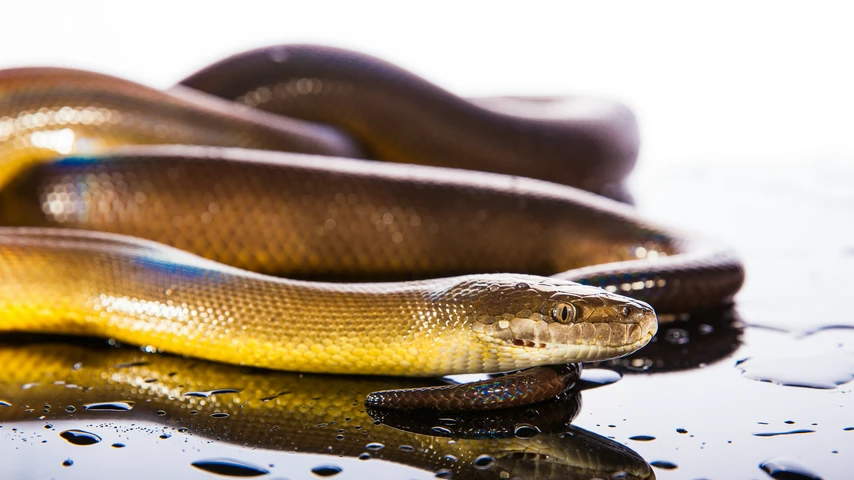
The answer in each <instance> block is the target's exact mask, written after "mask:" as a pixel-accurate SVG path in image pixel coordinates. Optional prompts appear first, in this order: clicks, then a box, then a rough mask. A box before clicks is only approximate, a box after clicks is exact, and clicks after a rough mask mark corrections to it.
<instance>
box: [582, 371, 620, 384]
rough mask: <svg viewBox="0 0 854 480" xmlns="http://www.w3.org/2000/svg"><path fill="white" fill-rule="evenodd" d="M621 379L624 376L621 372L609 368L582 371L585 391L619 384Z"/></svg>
mask: <svg viewBox="0 0 854 480" xmlns="http://www.w3.org/2000/svg"><path fill="white" fill-rule="evenodd" d="M621 378H623V375H622V374H621V373H620V372H615V371H613V370H609V369H607V368H586V369H584V370H582V371H581V382H582V384H583V385H582V387H583V388H585V389H587V388H592V387H601V386H602V385H610V384H612V383H617V382H618V381H619V380H620V379H621Z"/></svg>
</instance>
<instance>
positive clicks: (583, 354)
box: [491, 309, 658, 365]
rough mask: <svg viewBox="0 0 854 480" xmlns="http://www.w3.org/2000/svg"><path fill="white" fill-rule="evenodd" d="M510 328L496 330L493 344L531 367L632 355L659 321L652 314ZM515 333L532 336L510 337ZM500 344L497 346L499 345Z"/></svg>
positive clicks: (518, 323) (517, 323) (519, 324)
mask: <svg viewBox="0 0 854 480" xmlns="http://www.w3.org/2000/svg"><path fill="white" fill-rule="evenodd" d="M514 322H515V324H511V325H510V327H511V328H507V329H496V330H494V335H493V337H492V339H491V342H495V343H499V344H501V345H504V346H505V347H510V348H511V349H512V351H513V352H514V353H513V354H512V355H513V356H514V357H515V358H517V359H527V360H525V362H529V363H531V364H539V365H542V364H558V363H576V362H591V361H600V360H610V359H614V358H619V357H623V356H626V355H629V354H632V353H634V352H636V351H638V350H640V349H641V348H643V347H644V346H646V345H647V344H648V343H649V342H650V341H651V340H652V338H653V337H654V336H655V334H656V333H657V332H658V320H657V319H656V316H655V314H654V313H653V312H652V310H651V309H650V310H648V311H643V313H642V314H641V315H638V316H637V317H635V318H633V319H632V321H631V322H630V323H622V322H620V321H610V322H599V323H590V322H588V323H575V324H555V323H553V324H549V325H546V326H545V327H543V326H537V325H536V324H535V326H534V327H533V328H531V330H528V329H527V328H525V327H528V326H529V323H528V322H527V321H525V320H522V319H515V320H514ZM512 327H516V333H530V332H531V331H533V333H534V334H533V335H524V336H523V335H515V336H511V335H510V333H511V332H512V330H513V328H512ZM502 336H503V337H504V338H501V337H502ZM496 340H497V342H496Z"/></svg>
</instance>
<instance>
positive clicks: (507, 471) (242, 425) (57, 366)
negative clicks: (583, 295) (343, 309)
mask: <svg viewBox="0 0 854 480" xmlns="http://www.w3.org/2000/svg"><path fill="white" fill-rule="evenodd" d="M88 343H90V345H87V346H86V347H85V348H84V347H83V346H81V345H77V344H74V343H67V342H66V343H54V342H50V341H49V342H46V341H44V340H43V339H37V340H36V341H35V342H34V343H28V340H27V339H21V338H15V339H14V343H13V344H10V343H0V364H2V365H3V367H4V368H3V369H2V370H0V400H4V401H7V402H8V403H10V404H11V406H8V407H2V406H0V423H3V424H4V425H5V426H6V428H5V429H4V431H5V430H10V429H11V427H12V426H13V424H12V422H16V423H15V424H14V426H15V427H17V429H18V431H19V432H22V433H23V434H24V435H26V434H28V432H27V431H28V430H29V428H28V427H32V430H34V431H35V435H40V436H42V437H45V436H47V435H51V436H53V435H56V434H57V433H58V430H60V427H59V426H60V423H59V422H61V421H63V420H70V421H71V422H72V423H75V424H77V425H79V426H81V427H82V425H87V424H95V425H98V424H101V428H98V427H94V429H93V430H92V432H93V433H97V434H100V435H101V436H103V438H104V441H105V442H106V443H110V442H112V441H114V440H115V439H117V435H118V433H117V432H114V431H113V426H115V425H123V426H125V428H120V429H119V430H120V431H121V432H122V433H121V435H122V437H123V438H121V441H122V442H123V443H126V444H127V447H128V449H129V450H130V449H133V450H134V451H142V450H140V449H145V448H147V447H146V446H147V445H150V442H152V441H153V442H162V440H157V436H158V435H160V434H161V433H162V432H161V431H160V428H157V429H156V433H153V435H152V433H149V432H150V431H151V429H150V428H149V425H150V423H155V424H162V429H163V430H166V431H167V432H169V433H172V434H173V439H172V440H171V441H173V442H174V441H176V439H177V438H180V437H182V436H184V435H187V436H189V438H191V439H192V438H193V437H197V438H199V437H200V438H202V439H210V440H211V441H214V440H216V443H230V444H234V445H240V446H245V447H246V448H249V449H265V450H279V451H283V452H288V451H290V452H296V453H298V454H299V453H302V454H320V455H326V457H318V458H319V459H318V460H317V461H318V462H326V461H332V462H335V461H336V458H335V457H337V456H339V455H343V456H346V457H358V456H360V455H368V456H370V457H371V458H374V459H381V460H385V461H387V462H394V463H397V464H403V465H409V466H411V467H414V468H418V469H421V470H425V471H427V472H434V473H439V472H442V471H447V472H449V474H450V475H451V478H482V479H487V478H495V479H499V478H568V479H576V478H577V479H589V478H613V476H616V475H618V474H619V475H621V476H620V477H619V478H626V479H641V478H654V474H653V471H652V468H651V467H650V466H649V465H648V464H647V463H646V462H645V461H644V460H643V459H642V458H641V457H640V456H639V455H638V454H637V453H635V452H633V451H631V450H630V449H628V448H627V447H624V446H623V445H621V444H619V443H617V442H614V441H611V440H608V439H605V438H603V437H600V436H598V435H596V434H593V433H590V432H586V431H585V430H583V429H580V428H577V427H567V426H566V424H567V423H568V421H569V420H571V419H572V417H573V416H574V415H575V413H576V411H577V408H578V405H577V402H578V400H577V398H576V397H570V398H569V401H568V402H564V403H563V404H547V405H545V406H542V407H541V406H539V405H538V406H536V407H535V408H536V410H533V409H531V410H529V409H521V410H507V411H506V413H505V412H497V413H496V412H493V413H492V414H489V415H483V414H481V415H482V416H481V417H474V416H473V414H469V415H461V414H448V413H444V414H442V415H441V416H439V418H438V419H437V418H436V417H434V418H429V416H428V417H427V418H425V419H424V421H419V420H418V418H414V417H420V415H415V416H413V415H411V414H410V415H409V421H408V422H407V423H406V425H405V426H406V427H407V428H409V429H412V430H417V431H415V432H413V431H403V430H401V429H399V428H393V427H390V426H386V425H385V424H380V423H379V422H375V421H374V419H373V418H371V417H370V416H368V414H367V413H366V412H365V408H364V406H363V405H362V402H361V399H362V398H364V396H365V395H366V394H367V393H368V392H371V391H373V390H377V389H383V388H390V387H392V386H395V385H398V386H399V385H401V384H404V385H407V386H418V385H423V384H424V380H423V379H421V380H419V379H389V378H380V377H337V378H333V377H329V376H325V375H300V374H296V373H290V372H271V371H267V370H256V369H246V368H240V367H236V366H232V365H224V364H217V363H209V362H205V361H200V360H196V359H184V358H179V357H174V356H171V355H149V354H144V353H141V352H139V351H138V350H136V349H130V348H109V347H106V346H104V345H103V342H98V344H95V342H88ZM23 385H27V386H28V387H29V388H21V387H22V386H23ZM217 391H219V392H221V393H209V392H217ZM206 395H207V396H206ZM117 402H124V403H125V404H128V405H130V404H132V406H133V408H132V409H131V410H129V411H105V410H106V409H108V408H109V404H110V403H117ZM90 404H100V405H101V408H100V409H86V408H85V406H86V405H90ZM104 404H107V405H104ZM28 406H35V407H38V408H36V409H35V411H34V410H33V409H32V408H28ZM43 406H44V408H43ZM67 406H73V407H74V408H75V411H74V412H73V413H67V411H66V410H65V409H66V408H67ZM44 409H47V410H48V411H47V412H45V411H44ZM69 410H70V409H69ZM215 413H216V414H219V415H217V416H219V417H223V416H224V414H225V415H228V417H226V418H217V417H212V416H211V415H212V414H215ZM39 417H41V418H42V419H43V420H44V421H40V419H39ZM478 418H480V420H478ZM434 420H436V421H435V422H434ZM23 421H26V422H27V423H23ZM425 421H426V422H431V423H424V422H425ZM102 422H103V423H102ZM44 423H50V424H51V425H53V426H54V427H55V428H56V429H57V432H52V431H46V430H45V429H44V428H43V426H44ZM133 423H136V424H137V428H136V429H135V428H134V427H131V426H129V425H130V424H133ZM104 424H106V425H112V426H106V427H105V426H104ZM437 425H438V426H441V427H443V428H447V429H448V430H450V431H452V432H453V435H454V437H455V438H456V440H455V441H449V440H450V439H449V438H447V437H446V436H445V434H444V433H443V432H444V430H443V428H439V429H435V430H433V429H431V427H434V426H437ZM83 428H86V429H87V430H89V429H90V428H87V427H83ZM519 428H522V429H524V430H527V431H529V432H531V431H534V432H535V431H539V432H541V433H539V434H536V435H533V436H531V433H528V434H527V435H521V434H517V435H514V433H513V432H514V431H515V430H517V429H519ZM176 429H177V430H178V431H184V432H185V433H184V434H176V433H175V430H176ZM436 435H438V436H436ZM522 437H524V438H522ZM57 440H58V439H57ZM4 441H12V440H10V439H9V438H8V436H7V438H6V439H4ZM50 442H51V444H53V443H54V440H53V439H51V440H50ZM34 443H37V442H34ZM36 448H38V447H36ZM55 448H57V447H55ZM59 448H61V447H59ZM74 448H80V447H74ZM187 450H191V449H190V448H188V449H187ZM60 452H62V451H61V450H60ZM66 452H67V453H66ZM66 452H62V453H61V454H72V455H73V453H71V451H70V450H67V451H66ZM208 452H209V450H206V449H205V448H202V453H201V454H193V455H210V453H208ZM103 455H109V453H106V452H104V453H103ZM21 458H22V456H12V458H8V459H4V460H7V461H6V462H4V463H5V464H6V465H5V466H6V467H8V466H9V462H11V464H12V465H15V463H16V460H18V459H21ZM23 458H26V457H25V456H23ZM39 458H40V459H41V460H40V461H45V459H46V458H48V460H47V461H48V462H49V461H50V460H49V458H50V457H49V456H47V455H46V454H45V453H44V452H42V451H40V453H39ZM60 458H63V457H60ZM74 458H75V460H76V457H74ZM138 458H142V457H138ZM191 458H192V457H191ZM202 458H204V457H202ZM238 458H240V457H238ZM484 458H486V459H492V460H491V461H492V463H491V464H488V465H482V464H480V463H479V462H478V461H477V460H478V459H484ZM193 459H194V460H200V458H199V457H195V458H193ZM22 461H27V462H29V461H31V460H22ZM164 461H166V462H168V460H164ZM275 463H276V464H277V465H278V464H279V463H280V462H275ZM283 463H285V464H289V465H292V464H294V462H289V461H286V462H283ZM136 465H140V464H136ZM164 465H165V466H166V468H169V467H172V468H176V467H182V466H184V465H177V466H176V465H174V464H173V465H168V464H164ZM76 466H77V464H76V463H75V467H76ZM134 467H135V465H131V466H130V468H134ZM279 468H287V469H288V470H285V471H283V472H282V473H284V474H285V476H287V477H289V478H294V477H302V476H304V475H301V474H300V473H299V471H294V470H293V469H294V467H287V466H285V467H283V466H282V465H279ZM374 468H376V469H377V471H378V472H379V471H381V469H382V468H383V465H381V464H380V465H374ZM345 469H346V467H345ZM306 474H307V473H306Z"/></svg>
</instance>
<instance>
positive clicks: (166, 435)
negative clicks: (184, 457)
mask: <svg viewBox="0 0 854 480" xmlns="http://www.w3.org/2000/svg"><path fill="white" fill-rule="evenodd" d="M171 437H172V435H169V434H168V433H164V434H163V435H160V439H161V440H166V439H167V438H171Z"/></svg>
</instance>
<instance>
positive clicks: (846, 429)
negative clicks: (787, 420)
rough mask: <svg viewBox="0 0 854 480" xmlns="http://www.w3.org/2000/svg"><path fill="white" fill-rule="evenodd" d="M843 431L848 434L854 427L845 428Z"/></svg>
mask: <svg viewBox="0 0 854 480" xmlns="http://www.w3.org/2000/svg"><path fill="white" fill-rule="evenodd" d="M842 430H844V431H846V432H850V431H852V430H854V427H845V428H843V429H842Z"/></svg>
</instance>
